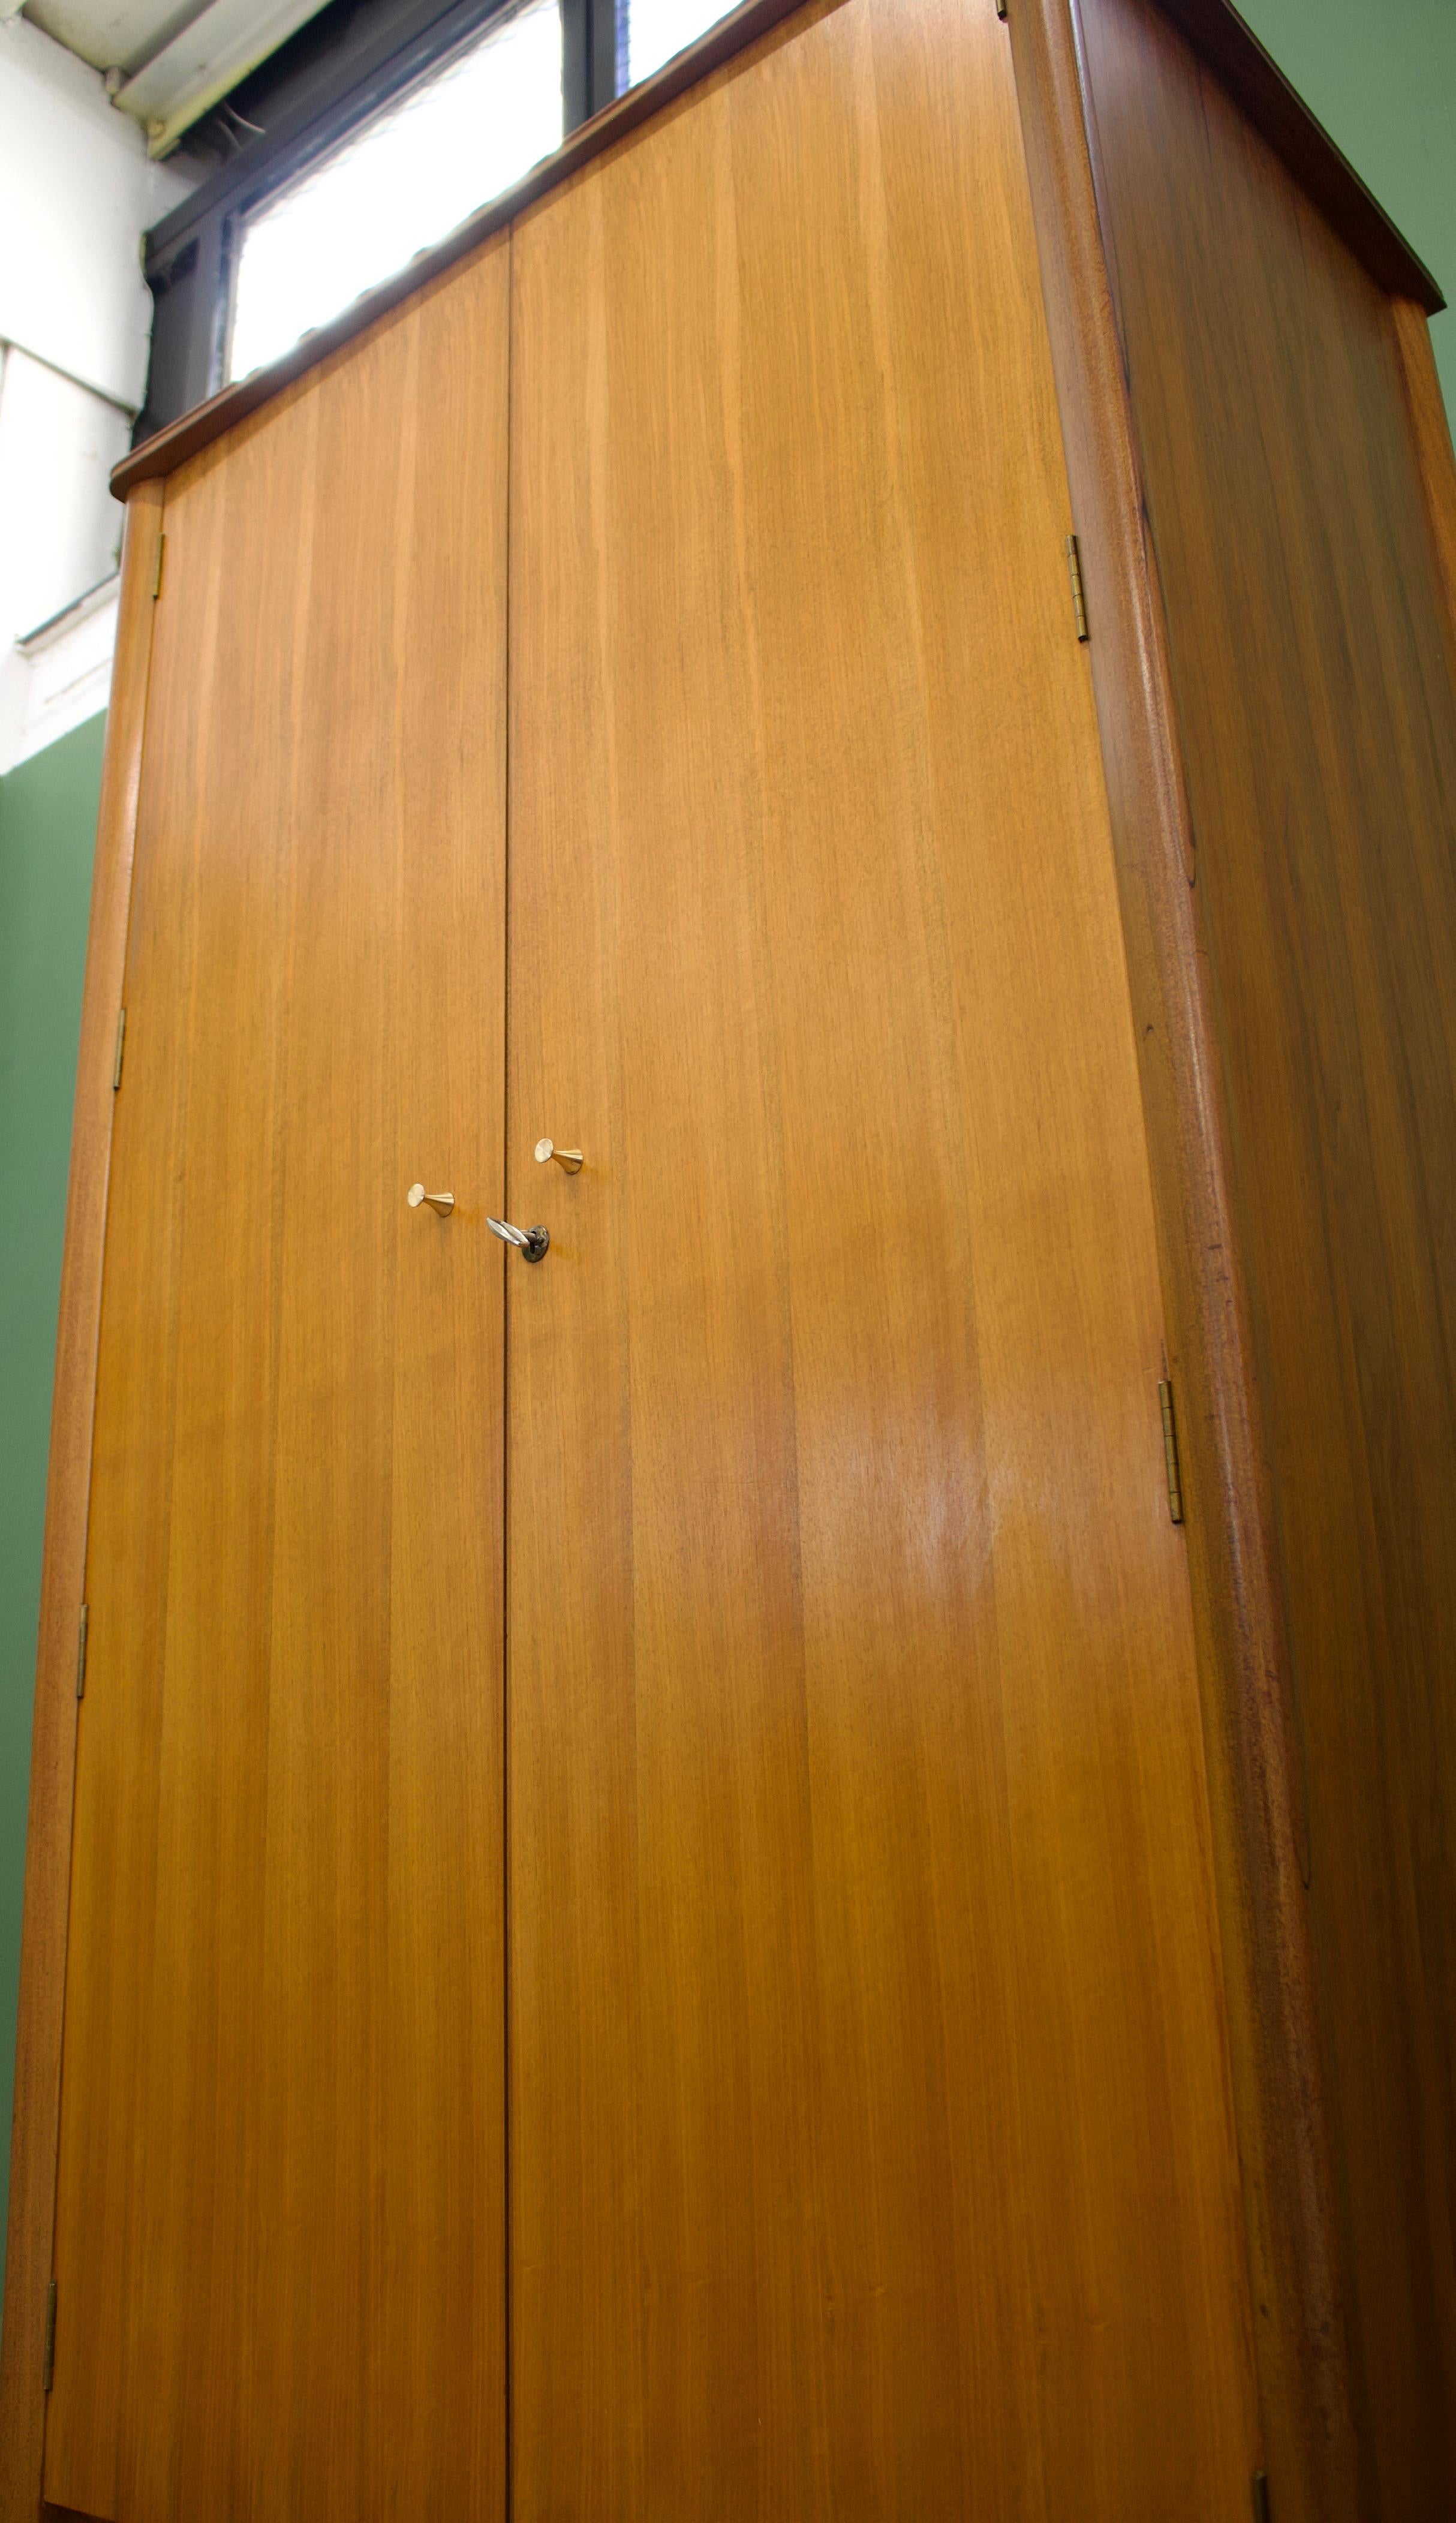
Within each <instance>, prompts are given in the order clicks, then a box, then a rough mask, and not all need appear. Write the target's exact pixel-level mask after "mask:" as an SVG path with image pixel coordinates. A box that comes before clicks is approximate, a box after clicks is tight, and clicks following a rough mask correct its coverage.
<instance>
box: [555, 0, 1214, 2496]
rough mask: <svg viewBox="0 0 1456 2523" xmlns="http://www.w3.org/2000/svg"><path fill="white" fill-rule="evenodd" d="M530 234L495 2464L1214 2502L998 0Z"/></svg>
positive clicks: (772, 85)
mask: <svg viewBox="0 0 1456 2523" xmlns="http://www.w3.org/2000/svg"><path fill="white" fill-rule="evenodd" d="M512 290H513V329H512V416H511V445H512V458H511V460H512V522H511V536H512V541H511V605H512V629H511V692H512V700H511V817H510V879H509V883H510V905H509V940H510V945H509V958H510V976H509V1006H510V1081H509V1089H508V1124H509V1128H508V1137H509V1151H508V1166H509V1198H510V1203H511V1214H512V1215H513V1216H515V1217H517V1218H518V1219H519V1220H520V1221H521V1222H522V1223H523V1224H531V1223H534V1222H535V1221H536V1220H538V1219H540V1220H541V1221H542V1222H544V1223H545V1224H546V1225H547V1226H548V1227H549V1229H550V1235H551V1246H550V1251H549V1253H548V1254H547V1255H546V1257H545V1260H544V1261H543V1262H542V1263H541V1264H540V1266H539V1267H536V1268H528V1267H524V1266H522V1264H521V1263H520V1262H519V1261H510V1262H509V1263H508V1265H507V1275H508V1280H509V1296H508V1326H509V1328H508V1342H507V1354H508V1412H507V1424H508V1475H507V1477H508V1487H509V1496H510V1511H509V1541H508V1597H509V1654H508V1675H507V1723H508V1746H509V1751H508V1812H509V1862H510V1893H509V1970H508V1984H509V2002H510V2032H509V2043H508V2056H509V2075H510V2096H511V2102H510V2126H511V2140H510V2158H511V2263H512V2313H511V2323H512V2328H511V2373H512V2486H513V2512H514V2516H515V2518H516V2523H558V2519H559V2523H567V2518H570V2523H683V2518H685V2517H688V2516H691V2517H692V2518H693V2523H745V2518H748V2517H751V2516H756V2517H759V2518H761V2523H771V2518H772V2523H784V2518H786V2517H790V2516H791V2517H793V2518H794V2523H812V2519H813V2518H828V2517H831V2516H832V2517H833V2518H835V2523H930V2518H933V2523H952V2518H966V2519H967V2523H968V2518H972V2517H974V2518H976V2523H980V2518H983V2517H995V2518H997V2523H1012V2518H1025V2523H1031V2518H1036V2523H1045V2518H1051V2517H1056V2518H1057V2523H1134V2518H1136V2523H1168V2518H1170V2517H1172V2516H1175V2515H1176V2516H1178V2517H1179V2518H1180V2523H1205V2519H1206V2523H1230V2518H1232V2517H1235V2516H1238V2515H1242V2514H1243V2513H1245V2512H1246V2510H1247V2499H1248V2477H1249V2472H1250V2469H1251V2468H1252V2466H1253V2462H1254V2458H1255V2454H1256V2433H1255V2422H1254V2417H1253V2412H1252V2400H1251V2387H1250V2382H1249V2370H1248V2351H1247V2336H1246V2306H1245V2286H1244V2274H1243V2257H1242V2244H1241V2229H1240V2200H1239V2190H1238V2175H1237V2166H1236V2161H1235V2150H1234V2143H1233V2138H1232V2135H1231V2126H1230V2109H1229V2097H1228V2086H1227V2072H1226V2059H1225V2048H1224V2034H1223V2023H1222V2015H1221V1988H1220V1976H1219V1963H1218V1942H1217V1928H1216V1921H1215V1912H1214V1904H1213V1894H1212V1888H1211V1882H1210V1859H1209V1846H1208V1821H1207V1814H1206V1809H1205V1792H1204V1780H1203V1770H1202V1752H1201V1737H1200V1730H1199V1716H1198V1694H1197V1688H1196V1679H1195V1671H1194V1655H1193V1642H1192V1633H1191V1614H1190V1602H1189V1592H1188V1583H1187V1576H1186V1568H1185V1559H1184V1545H1183V1541H1182V1538H1181V1536H1180V1535H1179V1533H1178V1532H1177V1531H1176V1530H1175V1528H1174V1527H1173V1525H1172V1523H1171V1522H1170V1518H1169V1511H1168V1499H1167V1489H1166V1481H1165V1473H1164V1461H1163V1452H1162V1443H1161V1435H1160V1426H1159V1417H1158V1397H1157V1378H1158V1374H1159V1367H1160V1356H1161V1319H1160V1306H1159V1294H1158V1284H1157V1273H1156V1263H1155V1255H1154V1244H1153V1227H1152V1219H1151V1200H1150V1186H1149V1177H1148V1167H1147V1159H1146V1151H1145V1143H1144V1136H1143V1129H1142V1120H1141V1111H1140V1102H1139V1089H1138V1081H1137V1073H1136V1065H1135V1057H1134V1045H1133V1040H1132V1027H1131V1018H1130V1010H1129V998H1128V988H1127V980H1126V974H1125V966H1124V957H1123V948H1122V941H1121V931H1120V928H1119V918H1118V906H1117V899H1116V890H1115V883H1114V871H1113V863H1112V856H1111V849H1110V841H1109V834H1108V826H1107V814H1106V804H1105V792H1104V785H1103V780H1102V773H1101V765H1100V758H1099V751H1098V738H1097V730H1096V725H1095V720H1094V713H1093V702H1092V695H1091V689H1090V680H1089V672H1088V663H1087V657H1086V652H1085V650H1084V649H1082V648H1080V647H1079V646H1078V644H1077V640H1076V636H1075V627H1074V622H1073V616H1072V607H1071V601H1070V595H1069V591H1068V585H1067V576H1066V565H1065V558H1064V552H1063V539H1064V536H1065V534H1066V531H1067V527H1068V524H1069V522H1070V520H1069V518H1068V514H1067V493H1066V484H1065V476H1064V472H1063V466H1062V456H1061V450H1060V442H1059V436H1058V427H1057V408H1056V403H1055V398H1054V390H1053V381H1052V375H1051V369H1050V360H1049V354H1048V348H1047V342H1046V336H1045V331H1044V320H1043V313H1042V306H1041V295H1040V287H1039V280H1038V271H1037V262H1036V255H1035V249H1034V245H1033V240H1032V233H1031V220H1030V213H1029V206H1028V201H1027V194H1026V185H1025V177H1024V169H1023V165H1022V160H1021V151H1020V141H1019V134H1018V127H1017V119H1016V106H1015V97H1014V92H1013V87H1012V80H1011V71H1010V60H1009V56H1008V52H1007V49H1006V36H1005V29H1004V28H1003V27H1002V26H1000V24H998V21H997V17H996V13H995V11H994V10H993V9H992V8H991V7H990V6H989V5H988V6H986V7H984V8H982V7H979V6H977V7H967V6H966V5H965V0H843V5H841V6H838V7H830V8H823V9H819V10H816V11H814V12H811V13H809V14H807V15H806V16H804V17H801V18H800V19H798V20H797V21H793V22H790V23H789V24H788V25H786V26H785V27H784V28H783V29H781V30H780V32H779V33H778V34H777V35H776V36H775V37H774V38H772V39H770V40H767V41H766V42H765V43H764V44H763V45H762V46H761V47H760V48H759V49H758V51H757V52H756V53H752V54H749V55H746V56H744V57H743V58H742V59H741V60H740V61H738V62H737V63H735V64H734V65H732V66H731V68H730V69H728V70H727V71H724V72H723V73H721V74H720V75H718V76H717V78H716V79H715V80H714V81H713V82H712V83H711V84H710V85H709V86H707V87H706V88H704V89H701V90H699V91H697V92H696V93H695V94H694V95H693V96H691V97H689V98H688V99H686V100H684V101H683V103H682V104H681V106H679V107H678V108H677V109H676V110H675V111H673V112H671V113H670V114H668V115H666V116H665V117H664V118H663V119H661V120H659V121H658V122H657V123H655V124H654V125H653V126H652V127H651V128H650V129H648V130H646V131H645V132H643V133H642V134H640V135H638V136H637V137H636V138H635V139H634V140H633V141H632V142H631V143H630V144H628V145H626V146H624V147H623V148H622V149H621V150H620V151H619V152H617V153H616V154H615V155H614V156H612V157H611V158H609V159H607V160H606V161H604V162H603V163H602V164H601V165H600V166H598V167H593V168H592V169H590V170H589V171H587V172H586V173H584V174H583V175H582V176H581V177H579V178H578V179H577V180H576V181H575V182H574V183H573V184H571V185H570V186H569V187H567V188H565V189H564V190H563V191H562V192H561V193H560V194H558V195H556V196H555V197H553V198H552V199H550V200H549V201H547V202H546V203H544V204H543V205H541V206H540V208H539V209H537V210H535V211H534V212H533V213H531V214H529V215H528V216H526V217H525V218H523V219H522V220H521V221H520V222H519V224H518V226H517V230H516V239H515V248H514V265H513V276H512ZM542 1134H548V1135H549V1136H551V1137H552V1138H553V1139H554V1140H555V1141H557V1143H558V1144H561V1145H567V1146H579V1147H580V1148H581V1149H582V1151H583V1153H584V1157H585V1164H584V1166H583V1168H582V1170H581V1171H580V1172H579V1173H578V1174H576V1175H575V1176H574V1177H568V1176H567V1175H565V1174H564V1173H563V1172H561V1171H560V1170H559V1169H558V1168H557V1167H556V1166H554V1165H551V1164H547V1165H545V1166H538V1165H536V1164H535V1163H533V1156H532V1151H533V1143H534V1142H535V1141H536V1140H537V1138H538V1137H539V1136H540V1135H542Z"/></svg>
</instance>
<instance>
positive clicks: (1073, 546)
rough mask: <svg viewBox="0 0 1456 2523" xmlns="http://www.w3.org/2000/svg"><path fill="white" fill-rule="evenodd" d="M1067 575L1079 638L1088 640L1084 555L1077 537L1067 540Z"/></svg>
mask: <svg viewBox="0 0 1456 2523" xmlns="http://www.w3.org/2000/svg"><path fill="white" fill-rule="evenodd" d="M1066 574H1067V576H1068V578H1069V579H1070V580H1071V582H1072V611H1073V613H1074V614H1075V615H1076V617H1077V638H1078V639H1079V640H1084V641H1085V640H1086V639H1087V638H1088V636H1089V634H1088V629H1087V591H1086V589H1085V588H1084V586H1083V585H1082V553H1081V548H1080V547H1079V545H1078V542H1077V538H1076V536H1075V535H1068V536H1067V539H1066Z"/></svg>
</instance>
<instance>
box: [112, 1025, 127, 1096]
mask: <svg viewBox="0 0 1456 2523" xmlns="http://www.w3.org/2000/svg"><path fill="white" fill-rule="evenodd" d="M125 1057H126V1010H125V1009H124V1008H120V1009H118V1010H117V1057H116V1059H115V1060H114V1061H113V1062H112V1093H113V1094H114V1095H116V1094H117V1093H118V1092H119V1090H120V1085H121V1063H122V1061H123V1060H124V1059H125Z"/></svg>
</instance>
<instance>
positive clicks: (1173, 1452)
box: [1157, 1379, 1183, 1524]
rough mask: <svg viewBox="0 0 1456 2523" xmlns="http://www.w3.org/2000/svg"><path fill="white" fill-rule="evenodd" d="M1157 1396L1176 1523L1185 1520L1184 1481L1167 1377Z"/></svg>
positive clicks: (1172, 1513)
mask: <svg viewBox="0 0 1456 2523" xmlns="http://www.w3.org/2000/svg"><path fill="white" fill-rule="evenodd" d="M1157 1398H1158V1401H1159V1403H1160V1404H1161V1405H1162V1414H1163V1461H1164V1463H1165V1464H1166V1466H1167V1473H1168V1513H1169V1515H1170V1516H1171V1517H1172V1519H1173V1522H1174V1523H1175V1524H1181V1523H1182V1522H1183V1481H1182V1477H1181V1475H1180V1472H1179V1468H1178V1422H1177V1420H1176V1419H1175V1418H1174V1416H1173V1388H1172V1386H1171V1384H1169V1383H1168V1382H1167V1381H1166V1379H1164V1380H1163V1381H1162V1382H1160V1383H1159V1385H1158V1388H1157Z"/></svg>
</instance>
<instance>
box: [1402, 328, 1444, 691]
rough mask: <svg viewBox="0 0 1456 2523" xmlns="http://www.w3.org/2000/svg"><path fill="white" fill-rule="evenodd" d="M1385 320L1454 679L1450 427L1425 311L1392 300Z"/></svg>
mask: <svg viewBox="0 0 1456 2523" xmlns="http://www.w3.org/2000/svg"><path fill="white" fill-rule="evenodd" d="M1390 317H1391V321H1392V323H1393V325H1394V328H1395V341H1396V346H1397V348H1398V351H1399V354H1400V370H1401V375H1402V376H1403V377H1404V379H1405V392H1406V401H1407V404H1408V405H1409V407H1410V416H1411V427H1412V429H1413V431H1414V433H1415V442H1416V460H1417V462H1418V463H1419V465H1420V467H1421V481H1422V484H1423V486H1424V488H1425V492H1426V509H1427V515H1428V517H1429V518H1430V522H1431V537H1432V542H1433V546H1434V548H1435V559H1436V568H1437V571H1438V572H1439V576H1440V583H1441V589H1442V593H1443V594H1444V596H1445V602H1446V627H1447V630H1448V632H1449V634H1450V642H1451V673H1452V677H1453V679H1456V451H1453V449H1452V445H1451V423H1450V418H1449V415H1448V414H1447V411H1446V405H1445V398H1444V396H1443V395H1442V393H1441V381H1440V378H1439V376H1438V375H1437V374H1436V366H1435V355H1434V353H1433V350H1432V347H1431V326H1430V323H1429V322H1428V320H1427V317H1426V313H1425V310H1424V309H1423V308H1420V307H1417V306H1416V305H1415V304H1414V303H1413V302H1412V301H1411V300H1410V299H1408V298H1396V299H1392V301H1391V304H1390Z"/></svg>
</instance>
